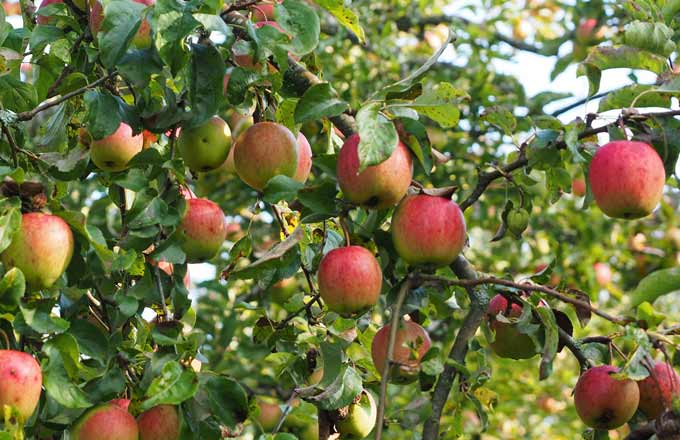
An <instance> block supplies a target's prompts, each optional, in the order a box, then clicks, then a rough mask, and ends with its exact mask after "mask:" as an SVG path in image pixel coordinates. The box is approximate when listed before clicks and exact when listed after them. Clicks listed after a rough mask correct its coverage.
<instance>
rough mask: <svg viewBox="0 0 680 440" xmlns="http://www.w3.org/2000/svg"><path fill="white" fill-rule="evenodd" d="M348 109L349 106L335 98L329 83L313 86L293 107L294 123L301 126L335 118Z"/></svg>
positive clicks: (335, 95)
mask: <svg viewBox="0 0 680 440" xmlns="http://www.w3.org/2000/svg"><path fill="white" fill-rule="evenodd" d="M348 107H349V104H347V103H346V102H345V101H343V100H341V99H339V98H338V97H337V94H336V93H335V91H334V90H333V89H332V88H331V85H330V84H329V83H321V84H314V85H313V86H312V87H310V88H309V89H307V91H306V92H305V94H304V95H302V98H300V100H299V101H298V103H297V106H296V107H295V122H296V123H298V124H301V123H303V122H307V121H316V120H319V119H321V118H329V117H332V116H337V115H339V114H341V113H342V112H344V111H345V110H347V108H348Z"/></svg>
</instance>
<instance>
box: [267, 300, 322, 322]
mask: <svg viewBox="0 0 680 440" xmlns="http://www.w3.org/2000/svg"><path fill="white" fill-rule="evenodd" d="M318 300H319V294H316V295H314V296H313V297H312V299H310V300H309V302H307V303H305V305H304V306H302V307H300V308H299V309H297V310H296V311H294V312H291V313H290V314H289V315H288V316H286V317H285V318H283V320H282V321H281V322H279V323H278V324H277V325H276V328H277V329H279V330H280V329H282V328H284V327H285V326H286V324H288V323H289V322H290V321H291V320H292V319H293V318H295V317H296V316H298V315H299V314H300V313H302V312H304V311H307V314H308V315H309V314H310V313H311V308H312V306H313V305H314V303H315V302H317V301H318Z"/></svg>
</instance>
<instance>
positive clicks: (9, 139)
mask: <svg viewBox="0 0 680 440" xmlns="http://www.w3.org/2000/svg"><path fill="white" fill-rule="evenodd" d="M2 132H3V133H4V134H5V137H6V138H7V142H9V146H10V151H11V152H12V163H13V164H14V168H16V167H18V166H19V160H18V159H17V151H18V150H19V147H18V146H17V143H16V141H15V140H14V136H12V131H11V130H10V129H9V127H7V126H6V125H4V124H3V125H2Z"/></svg>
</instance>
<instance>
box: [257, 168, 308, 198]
mask: <svg viewBox="0 0 680 440" xmlns="http://www.w3.org/2000/svg"><path fill="white" fill-rule="evenodd" d="M304 186H305V185H304V184H303V183H300V182H298V181H297V180H293V179H291V178H290V177H288V176H283V175H278V176H274V177H272V178H271V179H269V181H268V182H267V184H266V185H265V187H264V189H263V193H264V201H265V202H267V203H277V202H279V201H281V200H286V201H291V200H293V199H294V198H295V196H296V195H297V192H298V190H300V189H301V188H304Z"/></svg>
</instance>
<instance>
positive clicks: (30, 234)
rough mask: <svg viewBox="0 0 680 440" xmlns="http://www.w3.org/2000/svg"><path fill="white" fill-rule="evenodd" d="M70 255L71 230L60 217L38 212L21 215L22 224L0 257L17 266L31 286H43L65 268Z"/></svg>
mask: <svg viewBox="0 0 680 440" xmlns="http://www.w3.org/2000/svg"><path fill="white" fill-rule="evenodd" d="M72 256H73V233H72V232H71V228H69V226H68V224H66V222H65V221H64V220H62V219H61V218H60V217H57V216H55V215H50V214H43V213H40V212H30V213H27V214H23V215H22V216H21V226H20V227H19V230H18V231H17V232H16V234H15V235H14V237H12V243H11V244H10V245H9V247H8V248H7V249H5V251H4V252H3V253H2V256H1V257H0V259H1V260H2V263H3V264H4V265H5V266H7V267H17V268H19V269H20V270H21V272H23V274H24V277H25V278H26V284H27V287H28V288H29V289H31V290H41V289H46V288H48V287H50V286H52V285H53V284H54V282H55V281H57V279H59V277H61V275H62V274H63V273H64V271H66V268H67V267H68V265H69V263H70V262H71V257H72Z"/></svg>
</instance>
